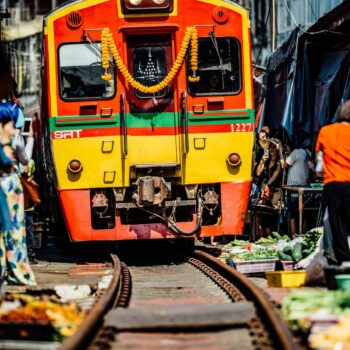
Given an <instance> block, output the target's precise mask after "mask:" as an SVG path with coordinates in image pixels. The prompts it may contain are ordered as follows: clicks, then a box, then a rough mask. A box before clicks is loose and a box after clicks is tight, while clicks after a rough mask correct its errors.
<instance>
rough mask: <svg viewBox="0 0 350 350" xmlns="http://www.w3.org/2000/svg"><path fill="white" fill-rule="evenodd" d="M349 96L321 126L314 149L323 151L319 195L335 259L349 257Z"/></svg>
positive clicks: (346, 258)
mask: <svg viewBox="0 0 350 350" xmlns="http://www.w3.org/2000/svg"><path fill="white" fill-rule="evenodd" d="M349 135H350V100H348V101H346V102H345V103H344V105H343V106H342V107H341V109H340V111H339V115H338V117H337V121H336V123H334V124H331V125H326V126H324V127H323V128H322V129H321V130H320V132H319V134H318V138H317V142H316V152H322V154H323V179H324V189H323V196H324V202H325V205H326V206H327V207H328V213H329V221H330V226H331V230H332V234H333V249H334V253H335V257H336V258H337V262H338V263H339V264H341V263H342V262H343V261H350V248H349V236H350V137H349Z"/></svg>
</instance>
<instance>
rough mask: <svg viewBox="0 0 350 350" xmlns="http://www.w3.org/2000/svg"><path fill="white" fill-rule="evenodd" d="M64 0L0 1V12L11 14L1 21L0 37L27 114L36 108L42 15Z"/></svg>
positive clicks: (38, 86) (38, 87)
mask: <svg viewBox="0 0 350 350" xmlns="http://www.w3.org/2000/svg"><path fill="white" fill-rule="evenodd" d="M65 1H66V0H0V11H4V10H6V9H7V10H8V11H9V12H10V14H11V18H10V19H8V20H4V21H3V23H2V39H3V44H4V47H5V49H6V50H7V52H8V54H9V56H10V59H11V73H12V76H13V77H14V78H15V80H16V81H17V84H18V92H19V96H20V98H21V103H22V104H23V105H24V111H25V113H26V114H27V115H28V114H29V115H31V114H33V113H34V112H37V110H38V100H39V89H40V59H41V31H42V19H43V15H45V14H46V13H48V12H50V11H51V10H52V9H54V8H55V7H56V6H58V5H60V4H61V3H63V2H65Z"/></svg>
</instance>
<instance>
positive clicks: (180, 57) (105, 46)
mask: <svg viewBox="0 0 350 350" xmlns="http://www.w3.org/2000/svg"><path fill="white" fill-rule="evenodd" d="M190 42H191V70H192V72H193V75H192V76H190V77H188V80H189V81H190V82H198V81H199V80H200V77H199V76H197V75H196V72H197V69H198V33H197V28H196V27H187V28H186V32H185V36H184V38H183V41H182V44H181V48H180V51H179V53H178V54H177V57H176V60H175V62H174V64H173V66H172V67H171V69H170V71H169V73H168V74H167V76H166V77H165V78H164V79H163V80H162V81H161V82H160V83H158V84H157V85H153V86H145V85H143V84H141V83H139V82H138V81H136V80H135V79H134V78H133V77H132V75H131V74H130V72H129V71H128V69H127V68H126V67H125V64H124V62H123V60H122V58H121V57H120V55H119V52H118V50H117V48H116V45H115V42H114V39H113V35H112V33H111V31H110V29H109V28H104V29H103V30H102V33H101V51H102V67H103V68H104V69H105V74H104V75H102V76H101V78H102V79H104V80H110V79H112V75H111V74H110V73H109V70H110V67H109V59H108V56H109V52H111V53H112V56H113V58H114V61H115V62H116V65H117V68H118V69H119V71H120V72H121V73H122V74H123V76H124V78H125V80H126V81H127V82H128V83H129V84H130V85H131V86H132V87H133V88H134V89H136V90H138V91H140V92H142V93H146V94H155V93H157V92H159V91H161V90H163V89H165V88H166V87H167V86H168V85H169V83H170V82H171V81H172V80H173V79H174V77H175V75H176V74H177V72H178V70H179V68H180V67H181V66H182V64H183V61H184V58H185V55H186V51H187V49H188V46H189V44H190Z"/></svg>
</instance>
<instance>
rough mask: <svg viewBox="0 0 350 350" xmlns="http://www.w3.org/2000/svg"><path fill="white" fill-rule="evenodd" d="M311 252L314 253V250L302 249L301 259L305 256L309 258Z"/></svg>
mask: <svg viewBox="0 0 350 350" xmlns="http://www.w3.org/2000/svg"><path fill="white" fill-rule="evenodd" d="M313 251H314V249H312V248H310V249H304V250H303V258H306V257H307V256H309V255H310V254H311V253H312V252H313Z"/></svg>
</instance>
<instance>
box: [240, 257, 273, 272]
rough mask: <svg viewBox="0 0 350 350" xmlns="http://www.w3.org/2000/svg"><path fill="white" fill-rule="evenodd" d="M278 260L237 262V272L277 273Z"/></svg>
mask: <svg viewBox="0 0 350 350" xmlns="http://www.w3.org/2000/svg"><path fill="white" fill-rule="evenodd" d="M276 262H277V259H265V260H250V261H235V260H234V263H235V267H236V269H237V271H239V272H241V273H257V272H266V271H275V269H276Z"/></svg>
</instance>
